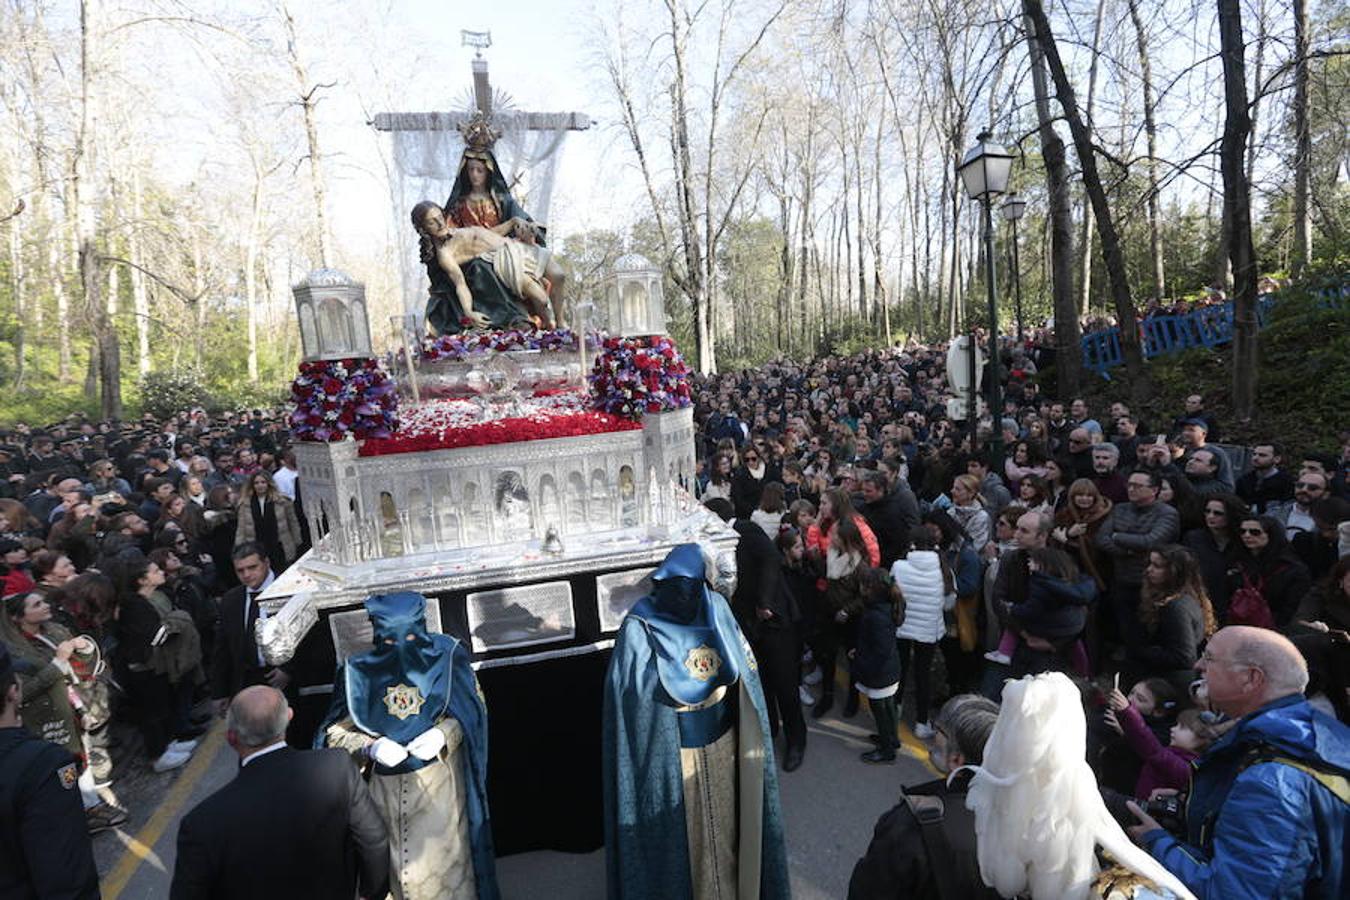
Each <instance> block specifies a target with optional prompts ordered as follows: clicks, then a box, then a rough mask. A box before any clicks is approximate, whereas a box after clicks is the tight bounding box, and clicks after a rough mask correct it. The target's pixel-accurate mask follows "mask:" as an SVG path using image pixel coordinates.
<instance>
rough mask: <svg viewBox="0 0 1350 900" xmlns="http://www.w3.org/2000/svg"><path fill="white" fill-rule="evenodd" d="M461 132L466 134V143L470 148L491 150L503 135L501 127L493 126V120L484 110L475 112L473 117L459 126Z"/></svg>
mask: <svg viewBox="0 0 1350 900" xmlns="http://www.w3.org/2000/svg"><path fill="white" fill-rule="evenodd" d="M459 133H460V134H461V135H463V136H464V145H465V146H466V147H467V148H468V149H469V150H477V151H480V152H481V151H484V150H491V149H492V145H493V144H495V143H497V138H499V137H501V136H502V132H501V129H500V128H493V127H492V120H491V119H490V118H488V117H487V116H486V115H484V114H483V111H482V110H479V111H478V112H476V113H474V114H473V117H472V118H471V119H469V121H467V122H465V123H464V124H463V125H461V126H459Z"/></svg>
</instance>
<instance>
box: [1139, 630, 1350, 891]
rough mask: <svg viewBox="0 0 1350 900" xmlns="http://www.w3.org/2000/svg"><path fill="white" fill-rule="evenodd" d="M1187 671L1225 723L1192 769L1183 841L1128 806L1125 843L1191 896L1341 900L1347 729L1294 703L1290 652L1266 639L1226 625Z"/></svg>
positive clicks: (1346, 838)
mask: <svg viewBox="0 0 1350 900" xmlns="http://www.w3.org/2000/svg"><path fill="white" fill-rule="evenodd" d="M1196 669H1197V670H1198V671H1199V672H1200V676H1201V683H1200V687H1199V691H1200V693H1202V694H1203V695H1206V696H1207V697H1208V702H1209V705H1210V706H1211V707H1212V708H1213V709H1214V710H1215V711H1216V712H1221V713H1223V714H1225V715H1226V716H1228V717H1229V718H1231V719H1234V720H1236V724H1235V725H1234V726H1233V727H1232V729H1231V730H1230V731H1229V732H1228V733H1227V734H1225V735H1224V736H1223V737H1221V738H1219V739H1218V740H1217V741H1215V742H1214V744H1213V745H1212V746H1211V747H1210V748H1209V750H1208V751H1207V752H1206V753H1205V754H1204V755H1203V756H1201V757H1200V759H1199V760H1198V761H1197V762H1196V764H1195V770H1194V773H1193V775H1192V778H1191V791H1190V794H1189V796H1188V797H1187V798H1186V802H1185V807H1184V832H1185V833H1184V834H1182V835H1173V834H1170V833H1168V832H1167V831H1166V830H1164V829H1163V828H1162V826H1161V825H1159V823H1158V821H1157V820H1156V819H1155V818H1153V816H1151V815H1149V814H1148V813H1146V812H1144V811H1143V810H1142V809H1141V808H1140V807H1139V805H1138V804H1137V803H1130V804H1129V809H1130V811H1131V812H1132V813H1133V814H1134V815H1135V817H1136V818H1137V819H1138V820H1139V824H1138V825H1135V826H1133V827H1132V828H1131V829H1130V833H1131V836H1133V837H1134V838H1135V840H1137V841H1139V843H1141V844H1142V845H1143V846H1144V847H1145V848H1146V849H1147V850H1148V851H1149V853H1150V854H1152V855H1153V857H1154V858H1155V859H1157V860H1158V861H1159V862H1161V863H1162V864H1163V866H1164V867H1166V868H1167V870H1168V871H1170V872H1172V873H1173V874H1175V875H1176V876H1177V877H1178V878H1179V879H1180V880H1181V881H1182V882H1183V883H1184V884H1185V885H1186V887H1188V888H1189V889H1190V890H1191V891H1193V892H1194V893H1195V894H1196V896H1197V897H1202V898H1209V897H1215V898H1218V897H1221V898H1224V900H1240V898H1245V897H1250V898H1253V900H1255V898H1261V900H1280V898H1300V897H1317V898H1327V900H1331V898H1342V897H1345V896H1347V895H1348V894H1350V869H1348V868H1347V860H1350V728H1347V727H1346V726H1345V725H1344V724H1342V723H1340V722H1338V721H1336V720H1335V719H1333V718H1331V717H1330V716H1327V715H1325V714H1323V713H1321V712H1318V711H1316V710H1315V709H1313V707H1312V706H1311V705H1309V703H1308V701H1307V700H1306V699H1305V698H1304V696H1303V691H1304V689H1305V688H1306V687H1307V684H1308V667H1307V664H1306V663H1305V661H1304V659H1303V657H1302V656H1301V655H1300V654H1299V652H1298V649H1297V648H1296V647H1295V646H1294V645H1293V644H1292V643H1291V642H1290V641H1289V640H1288V638H1285V637H1284V636H1283V635H1280V634H1277V633H1275V632H1273V631H1269V630H1267V629H1262V628H1252V627H1248V626H1241V625H1236V626H1230V627H1228V628H1224V629H1221V630H1220V631H1218V632H1216V633H1215V635H1214V637H1213V638H1212V639H1211V640H1210V642H1209V646H1208V647H1207V648H1206V650H1205V653H1204V655H1203V656H1201V657H1200V660H1199V661H1198V662H1197V663H1196ZM1157 793H1158V792H1155V794H1157Z"/></svg>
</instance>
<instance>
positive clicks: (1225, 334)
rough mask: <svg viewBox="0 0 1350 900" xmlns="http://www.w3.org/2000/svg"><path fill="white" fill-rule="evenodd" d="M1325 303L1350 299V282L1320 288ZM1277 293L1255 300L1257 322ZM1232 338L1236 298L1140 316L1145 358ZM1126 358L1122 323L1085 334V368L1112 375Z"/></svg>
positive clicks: (1338, 303)
mask: <svg viewBox="0 0 1350 900" xmlns="http://www.w3.org/2000/svg"><path fill="white" fill-rule="evenodd" d="M1320 296H1321V298H1322V303H1323V304H1324V305H1326V306H1342V305H1345V304H1347V303H1350V282H1347V283H1346V284H1343V285H1341V286H1340V287H1328V288H1326V289H1324V290H1322V291H1321V292H1320ZM1274 306H1275V295H1274V294H1262V295H1261V296H1260V297H1258V298H1257V301H1256V318H1257V325H1258V327H1260V328H1264V327H1265V325H1266V318H1267V316H1268V315H1269V314H1270V310H1271V308H1272V307H1274ZM1232 339H1233V301H1231V300H1229V301H1228V302H1227V303H1223V304H1216V305H1214V306H1202V307H1200V308H1199V309H1196V310H1194V311H1192V312H1189V313H1187V314H1186V315H1184V316H1152V317H1150V318H1147V319H1140V320H1139V341H1140V344H1141V345H1142V347H1143V351H1144V359H1153V358H1154V357H1155V356H1170V355H1171V354H1173V353H1180V352H1181V351H1183V350H1189V349H1192V348H1194V347H1207V348H1212V347H1218V346H1220V345H1222V344H1227V343H1228V342H1229V341H1231V340H1232ZM1123 362H1125V353H1124V351H1123V350H1122V349H1121V346H1120V327H1119V326H1117V327H1115V328H1108V329H1106V330H1105V331H1095V332H1092V333H1091V334H1085V335H1083V368H1085V369H1088V370H1089V371H1092V372H1096V373H1097V374H1098V375H1100V376H1102V377H1103V378H1110V377H1111V376H1110V375H1109V374H1108V372H1107V370H1108V369H1112V368H1115V367H1116V366H1118V365H1121V364H1122V363H1123Z"/></svg>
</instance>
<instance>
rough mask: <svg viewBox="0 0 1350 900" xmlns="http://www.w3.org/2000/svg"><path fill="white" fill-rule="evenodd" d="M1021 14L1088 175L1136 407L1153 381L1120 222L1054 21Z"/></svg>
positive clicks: (1036, 8)
mask: <svg viewBox="0 0 1350 900" xmlns="http://www.w3.org/2000/svg"><path fill="white" fill-rule="evenodd" d="M1022 9H1023V11H1024V12H1025V13H1026V15H1027V16H1028V17H1030V19H1031V21H1032V24H1033V26H1034V27H1035V29H1036V36H1037V41H1038V43H1039V44H1040V45H1041V49H1042V50H1043V51H1044V52H1045V61H1046V63H1047V64H1048V65H1049V66H1050V77H1051V78H1052V79H1053V80H1054V82H1055V93H1056V94H1057V95H1058V96H1059V104H1060V106H1061V107H1063V109H1064V117H1065V119H1067V120H1068V123H1069V130H1070V131H1071V132H1072V133H1073V143H1074V149H1075V150H1076V151H1077V153H1078V163H1079V165H1080V166H1081V167H1082V170H1083V187H1084V188H1085V189H1086V190H1087V193H1088V197H1089V199H1091V201H1092V211H1093V213H1094V215H1095V216H1096V219H1097V234H1098V235H1099V236H1100V237H1101V241H1102V256H1103V258H1104V261H1105V263H1106V274H1107V280H1108V281H1109V282H1110V285H1111V300H1112V302H1113V305H1114V306H1115V311H1116V321H1117V322H1118V323H1119V326H1120V347H1121V350H1122V352H1123V354H1124V357H1125V371H1126V375H1127V377H1128V378H1129V381H1130V389H1131V392H1132V395H1133V398H1134V400H1135V402H1136V403H1142V401H1143V400H1144V399H1145V398H1146V397H1147V396H1148V394H1149V391H1150V379H1149V377H1148V374H1147V373H1146V372H1145V371H1144V354H1143V352H1142V349H1141V348H1140V346H1139V320H1138V318H1137V316H1136V315H1135V311H1134V302H1133V300H1131V298H1130V282H1129V276H1128V274H1127V273H1126V271H1125V257H1124V255H1123V254H1122V253H1121V249H1120V237H1119V235H1118V233H1117V232H1116V223H1115V219H1114V217H1113V216H1112V215H1111V208H1110V207H1109V206H1108V205H1107V202H1106V191H1105V189H1104V188H1103V187H1102V179H1101V176H1100V175H1099V174H1098V172H1097V158H1096V155H1095V151H1094V150H1093V148H1092V135H1091V134H1089V133H1088V130H1087V128H1086V127H1085V126H1084V125H1083V119H1082V116H1080V115H1079V112H1078V100H1077V99H1076V97H1075V95H1074V90H1073V84H1072V83H1070V81H1069V76H1068V73H1067V72H1066V71H1065V70H1064V63H1063V61H1062V60H1060V57H1059V48H1058V47H1057V46H1056V44H1055V37H1054V33H1053V32H1052V31H1051V30H1050V21H1049V19H1048V18H1047V17H1046V15H1045V7H1044V6H1043V5H1042V4H1041V0H1022Z"/></svg>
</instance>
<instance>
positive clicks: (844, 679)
mask: <svg viewBox="0 0 1350 900" xmlns="http://www.w3.org/2000/svg"><path fill="white" fill-rule="evenodd" d="M834 683H835V685H836V687H837V689H838V691H839V693H841V694H843V695H844V696H845V697H847V696H848V692H849V691H853V690H857V688H855V687H854V686H853V682H851V681H849V678H848V672H840V671H836V672H835V676H834ZM897 724H898V726H899V727H898V729H897V730H898V732H899V738H900V746H901V747H903V748H904V750H905V752H906V753H907V754H909V755H910V756H912V757H914V758H915V759H916V760H918V761H919V762H921V763H923V766H924V768H925V769H927V770H928V771H930V772H932V773H933V774H934V775H937V776H939V777H941V776H942V772H940V771H938V768H937V766H935V765H933V760H932V759H931V758H930V757H929V756H928V745H927V744H925V743H924V742H923V741H921V740H919V739H918V738H917V737H915V736H914V732H912V731H910V730H909V726H908V725H906V724H905V723H904V722H899V723H897Z"/></svg>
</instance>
